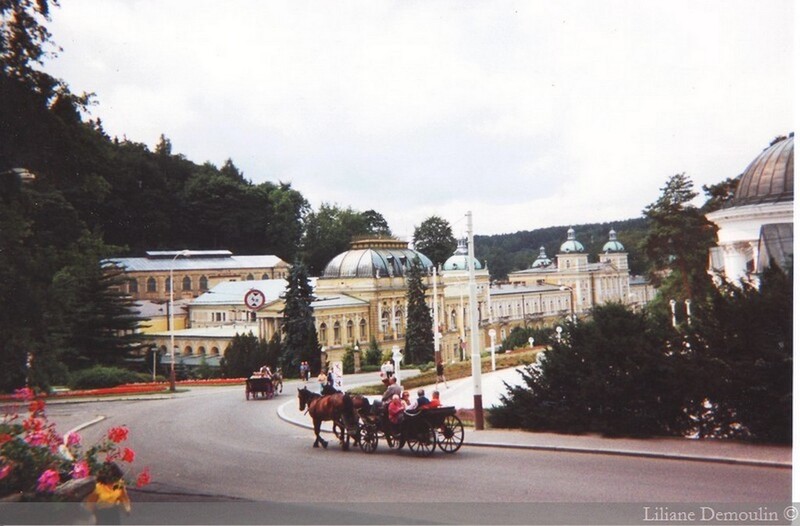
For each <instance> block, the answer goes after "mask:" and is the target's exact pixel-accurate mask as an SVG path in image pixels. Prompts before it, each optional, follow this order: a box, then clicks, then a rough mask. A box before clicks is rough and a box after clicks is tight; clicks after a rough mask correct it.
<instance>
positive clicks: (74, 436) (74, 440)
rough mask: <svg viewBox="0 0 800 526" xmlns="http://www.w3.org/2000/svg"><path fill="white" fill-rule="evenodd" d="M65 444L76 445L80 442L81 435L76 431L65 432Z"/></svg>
mask: <svg viewBox="0 0 800 526" xmlns="http://www.w3.org/2000/svg"><path fill="white" fill-rule="evenodd" d="M64 438H65V441H66V444H67V446H69V447H72V446H77V445H79V444H80V443H81V436H80V435H79V434H78V433H67V436H66V437H64Z"/></svg>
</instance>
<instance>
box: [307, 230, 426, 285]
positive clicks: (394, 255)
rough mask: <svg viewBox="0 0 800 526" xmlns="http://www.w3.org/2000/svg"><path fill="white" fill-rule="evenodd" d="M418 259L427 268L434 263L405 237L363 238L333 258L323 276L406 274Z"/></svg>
mask: <svg viewBox="0 0 800 526" xmlns="http://www.w3.org/2000/svg"><path fill="white" fill-rule="evenodd" d="M415 259H419V261H420V263H421V264H422V268H423V269H426V270H427V269H430V268H431V267H433V263H432V262H431V260H430V259H428V257H427V256H425V255H424V254H423V253H421V252H417V251H416V250H411V249H410V248H408V247H407V246H406V243H405V241H398V240H387V239H376V240H362V241H358V242H355V243H353V244H352V248H351V249H350V250H348V251H346V252H342V253H341V254H339V255H337V256H336V257H335V258H333V259H332V260H331V261H330V262H329V263H328V264H327V265H326V266H325V270H323V271H322V277H323V278H386V277H390V276H404V275H405V274H406V271H407V270H408V269H409V268H411V264H412V263H413V262H414V260H415Z"/></svg>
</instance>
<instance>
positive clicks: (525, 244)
mask: <svg viewBox="0 0 800 526" xmlns="http://www.w3.org/2000/svg"><path fill="white" fill-rule="evenodd" d="M570 226H571V227H572V228H574V229H575V237H576V239H577V240H578V241H580V242H581V243H582V244H583V246H584V247H585V248H586V252H587V253H588V254H589V261H590V262H596V261H598V254H600V252H601V250H602V248H603V245H604V244H605V243H606V242H607V241H608V232H609V230H611V229H612V228H613V229H614V230H615V231H616V232H617V239H618V240H619V241H620V243H622V244H623V246H624V247H625V249H626V250H627V251H628V261H629V264H630V267H631V273H632V274H643V273H645V272H646V268H647V262H646V260H645V258H646V256H645V255H644V251H643V250H642V249H641V248H640V245H641V241H642V239H643V238H644V236H645V234H646V233H647V221H646V220H645V218H644V217H640V218H636V219H626V220H622V221H613V222H610V223H591V224H586V225H565V226H553V227H548V228H539V229H536V230H524V231H521V232H515V233H513V234H499V235H494V236H475V257H476V258H478V260H480V261H481V262H486V263H487V264H488V266H489V272H490V273H491V275H492V279H504V278H505V277H506V276H507V275H508V273H509V272H512V271H515V270H522V269H525V268H529V267H530V266H531V263H533V261H534V260H535V259H536V258H537V256H538V255H539V247H542V246H543V247H544V248H545V251H546V252H547V255H548V257H550V258H551V259H555V255H556V253H558V249H559V247H560V246H561V244H562V243H563V242H564V241H566V239H567V230H569V228H570Z"/></svg>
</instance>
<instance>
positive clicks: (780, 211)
mask: <svg viewBox="0 0 800 526" xmlns="http://www.w3.org/2000/svg"><path fill="white" fill-rule="evenodd" d="M706 217H707V218H708V220H709V221H711V222H713V223H715V224H716V225H717V226H718V227H719V231H718V232H717V239H718V243H717V245H718V246H717V247H715V248H713V249H712V250H711V252H710V254H709V272H710V273H711V274H712V275H713V276H715V277H717V278H725V279H728V280H729V281H732V282H734V283H736V282H739V281H740V280H750V281H757V276H758V274H760V273H761V272H762V271H763V270H764V268H766V267H767V266H769V264H770V261H775V262H776V263H777V264H778V265H781V266H786V265H787V264H788V263H789V261H790V259H791V256H792V255H793V253H794V133H791V134H789V136H788V137H782V138H779V139H777V140H775V141H773V143H772V144H771V145H769V147H767V148H765V149H764V151H762V152H761V153H760V154H759V155H758V156H757V157H756V158H755V159H754V160H753V162H751V163H750V165H748V166H747V168H746V169H745V171H744V172H743V173H742V176H741V179H740V181H739V183H738V185H737V187H736V192H735V194H734V197H733V199H732V200H731V202H730V203H728V204H727V205H726V206H725V207H724V208H722V209H720V210H717V211H715V212H711V213H710V214H708V215H707V216H706Z"/></svg>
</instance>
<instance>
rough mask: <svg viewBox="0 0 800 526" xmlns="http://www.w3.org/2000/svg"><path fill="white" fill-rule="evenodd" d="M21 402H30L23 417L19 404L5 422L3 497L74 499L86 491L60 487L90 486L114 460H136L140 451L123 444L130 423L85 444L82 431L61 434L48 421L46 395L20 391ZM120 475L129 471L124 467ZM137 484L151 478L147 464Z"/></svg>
mask: <svg viewBox="0 0 800 526" xmlns="http://www.w3.org/2000/svg"><path fill="white" fill-rule="evenodd" d="M15 397H16V400H17V402H18V404H19V405H22V404H27V407H26V409H27V413H28V415H27V417H26V418H23V417H22V415H21V414H20V413H21V412H20V411H19V409H22V408H21V407H14V408H12V410H11V411H10V412H7V413H6V414H5V417H4V418H3V420H2V423H0V499H2V500H22V501H42V500H44V501H47V500H74V499H76V498H77V499H81V498H83V497H84V496H85V495H83V494H81V495H77V494H74V493H70V492H69V491H61V490H62V489H63V488H65V487H74V486H75V484H74V483H76V482H82V481H86V482H88V484H85V485H83V486H85V487H86V488H87V489H88V490H89V491H91V490H93V489H94V480H93V479H90V477H94V476H96V475H98V474H99V473H100V472H101V470H103V469H105V468H106V466H108V465H110V464H117V463H122V464H123V465H125V464H131V463H132V462H133V461H134V458H135V457H136V453H135V452H134V451H133V450H132V449H130V448H128V447H125V446H123V445H122V442H124V441H126V440H127V439H128V428H127V427H125V426H119V427H112V428H111V429H109V430H108V433H107V434H106V436H105V438H104V439H103V440H102V441H101V442H100V443H98V444H95V445H93V446H91V447H90V448H88V449H86V450H84V449H83V447H82V444H81V437H80V435H79V434H77V433H68V434H67V435H66V436H61V435H59V434H58V433H57V432H56V430H55V424H53V423H50V422H48V420H47V416H46V415H45V403H44V400H42V399H39V398H35V397H34V393H33V391H32V390H31V389H28V388H25V389H20V390H19V391H17V392H16V393H15ZM120 475H121V476H123V475H124V471H122V470H121V469H120ZM135 482H136V485H137V486H143V485H145V484H148V483H149V482H150V471H149V469H148V468H145V469H144V470H143V471H142V472H140V473H139V475H138V476H137V477H136V479H135Z"/></svg>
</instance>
